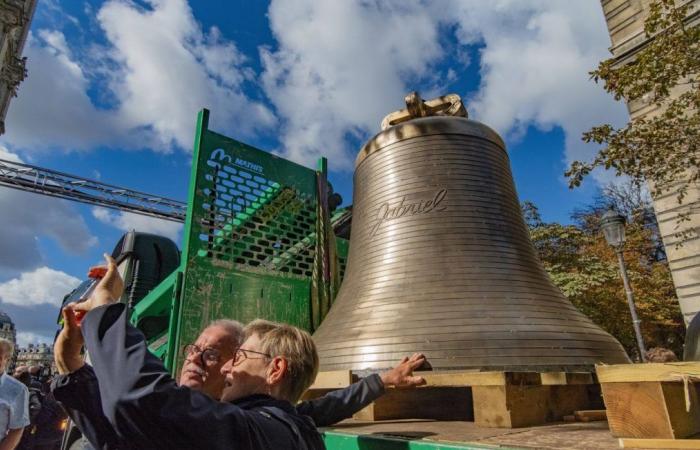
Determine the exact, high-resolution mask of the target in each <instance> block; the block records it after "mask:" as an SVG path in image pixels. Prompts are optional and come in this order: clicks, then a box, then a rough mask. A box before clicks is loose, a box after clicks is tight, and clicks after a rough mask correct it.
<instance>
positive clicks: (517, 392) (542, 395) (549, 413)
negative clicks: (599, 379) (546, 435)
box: [473, 385, 591, 428]
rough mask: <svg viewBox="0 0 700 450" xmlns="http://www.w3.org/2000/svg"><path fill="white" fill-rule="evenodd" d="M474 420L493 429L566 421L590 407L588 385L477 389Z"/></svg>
mask: <svg viewBox="0 0 700 450" xmlns="http://www.w3.org/2000/svg"><path fill="white" fill-rule="evenodd" d="M473 396H474V421H475V422H476V424H477V425H478V426H483V427H489V428H519V427H527V426H533V425H542V424H545V423H547V422H555V421H560V420H563V419H564V416H567V415H573V414H574V411H577V410H582V409H585V408H589V407H590V405H591V400H590V397H589V392H588V388H587V386H586V385H571V386H475V387H474V388H473Z"/></svg>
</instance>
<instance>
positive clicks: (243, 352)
mask: <svg viewBox="0 0 700 450" xmlns="http://www.w3.org/2000/svg"><path fill="white" fill-rule="evenodd" d="M251 355H261V356H259V357H255V356H251ZM263 358H272V355H270V354H267V353H263V352H256V351H255V350H248V349H245V348H239V349H238V350H236V356H235V357H234V360H233V364H234V365H236V364H238V363H240V362H241V361H243V360H244V359H263Z"/></svg>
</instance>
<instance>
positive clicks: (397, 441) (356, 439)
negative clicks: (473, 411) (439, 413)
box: [323, 430, 516, 450]
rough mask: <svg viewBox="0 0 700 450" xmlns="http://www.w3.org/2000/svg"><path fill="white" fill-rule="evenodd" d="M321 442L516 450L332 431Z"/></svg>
mask: <svg viewBox="0 0 700 450" xmlns="http://www.w3.org/2000/svg"><path fill="white" fill-rule="evenodd" d="M323 440H324V442H325V443H326V448H328V449H329V450H330V449H332V450H483V449H493V448H498V449H499V450H516V449H515V448H513V447H503V446H500V445H487V444H472V443H459V442H445V441H430V440H423V439H408V438H401V437H393V436H383V435H377V434H372V435H367V434H351V433H343V432H338V431H333V430H326V431H324V432H323Z"/></svg>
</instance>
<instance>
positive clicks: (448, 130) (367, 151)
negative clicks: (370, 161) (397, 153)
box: [355, 116, 506, 169]
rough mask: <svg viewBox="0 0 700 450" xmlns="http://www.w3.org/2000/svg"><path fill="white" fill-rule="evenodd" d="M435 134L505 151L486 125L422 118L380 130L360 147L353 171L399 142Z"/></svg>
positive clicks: (464, 120) (440, 118)
mask: <svg viewBox="0 0 700 450" xmlns="http://www.w3.org/2000/svg"><path fill="white" fill-rule="evenodd" d="M436 134H443V135H444V134H459V135H463V136H472V137H476V138H480V139H485V140H488V141H491V142H493V143H494V144H496V145H498V146H499V147H501V149H503V151H505V150H506V145H505V143H504V142H503V139H502V138H501V136H499V135H498V133H496V132H495V131H494V130H493V129H492V128H490V127H489V126H488V125H484V124H483V123H481V122H478V121H476V120H471V119H467V118H464V117H443V116H433V117H423V118H420V119H413V120H409V121H408V122H404V123H400V124H398V125H394V126H392V127H389V128H387V129H386V130H382V131H380V132H379V133H377V134H376V135H374V137H373V138H372V139H370V140H369V141H367V143H366V144H365V145H363V146H362V148H361V149H360V151H359V153H358V154H357V158H356V159H355V169H357V168H358V167H360V164H362V162H363V161H364V160H365V159H367V157H369V156H370V155H372V154H374V153H376V152H378V151H379V150H381V149H382V148H384V147H386V146H388V145H391V144H393V143H394V142H397V141H399V140H405V139H411V138H414V137H418V136H431V135H436Z"/></svg>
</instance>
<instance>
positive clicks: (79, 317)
mask: <svg viewBox="0 0 700 450" xmlns="http://www.w3.org/2000/svg"><path fill="white" fill-rule="evenodd" d="M83 317H85V311H75V322H76V323H77V324H78V325H80V322H82V321H83Z"/></svg>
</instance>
